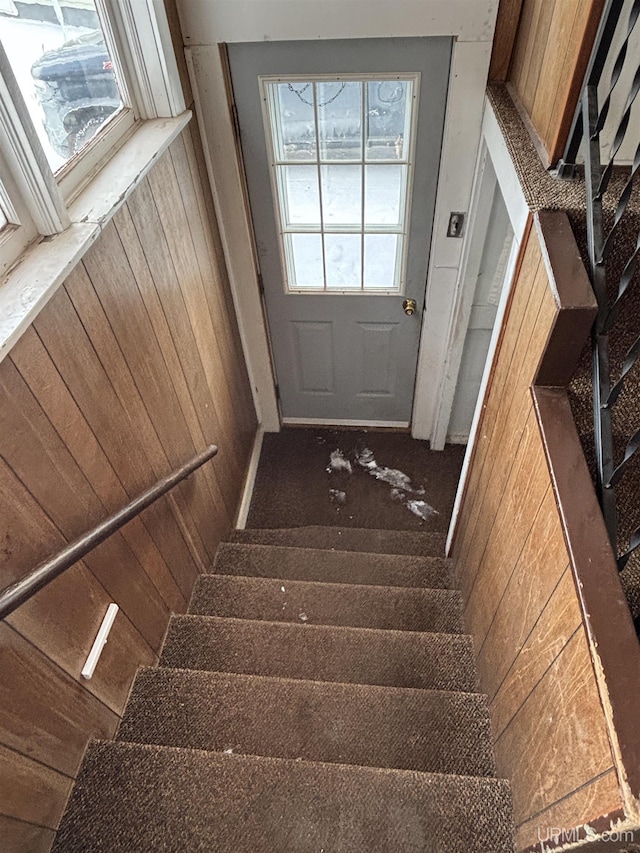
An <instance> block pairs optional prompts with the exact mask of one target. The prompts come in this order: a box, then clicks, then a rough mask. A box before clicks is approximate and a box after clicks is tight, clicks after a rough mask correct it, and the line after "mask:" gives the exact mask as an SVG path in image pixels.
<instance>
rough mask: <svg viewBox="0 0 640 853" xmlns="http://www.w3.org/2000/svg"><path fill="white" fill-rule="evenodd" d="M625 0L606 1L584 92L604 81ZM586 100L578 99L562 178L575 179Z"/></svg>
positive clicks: (560, 165) (561, 165) (560, 170)
mask: <svg viewBox="0 0 640 853" xmlns="http://www.w3.org/2000/svg"><path fill="white" fill-rule="evenodd" d="M624 2H625V0H607V2H606V5H605V8H604V11H603V13H602V19H601V21H600V26H599V28H598V32H597V33H596V37H595V41H594V46H593V51H592V53H591V59H590V60H589V65H588V66H587V71H586V74H585V77H584V82H583V84H582V89H581V91H582V92H584V91H586V89H587V88H588V87H589V86H597V85H598V84H599V83H600V80H601V79H602V74H603V72H604V67H605V63H606V61H607V59H608V57H609V50H610V48H611V42H612V41H613V37H614V35H615V31H616V27H617V26H618V22H619V20H620V16H621V14H622V10H623V8H624ZM584 114H585V113H584V101H583V99H582V98H580V99H579V100H578V104H577V106H576V111H575V114H574V117H573V121H572V123H571V130H570V131H569V136H568V139H567V144H566V146H565V149H564V154H563V156H562V158H561V159H560V162H559V163H558V175H559V177H561V178H569V177H573V175H574V173H575V167H576V159H577V157H578V152H579V150H580V146H581V144H582V139H583V136H584V130H585V122H584Z"/></svg>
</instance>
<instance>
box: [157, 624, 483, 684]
mask: <svg viewBox="0 0 640 853" xmlns="http://www.w3.org/2000/svg"><path fill="white" fill-rule="evenodd" d="M160 665H161V666H171V667H177V668H178V669H203V670H209V671H216V672H240V673H245V674H248V675H272V676H276V677H282V678H303V679H310V680H312V681H341V682H345V683H347V684H356V683H358V684H380V685H383V686H387V687H417V688H420V689H425V690H462V691H464V692H473V691H474V690H476V674H475V663H474V659H473V649H472V644H471V638H470V637H468V636H465V635H463V634H419V633H414V632H410V631H379V630H375V629H372V628H345V627H333V626H332V627H329V626H326V625H290V624H285V623H280V622H255V621H254V622H251V621H249V620H245V619H218V618H217V617H215V616H174V617H173V618H172V620H171V623H170V624H169V631H168V633H167V639H166V641H165V646H164V650H163V652H162V656H161V658H160Z"/></svg>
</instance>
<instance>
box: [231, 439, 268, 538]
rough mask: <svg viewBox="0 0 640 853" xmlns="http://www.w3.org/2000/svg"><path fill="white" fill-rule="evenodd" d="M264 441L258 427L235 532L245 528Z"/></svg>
mask: <svg viewBox="0 0 640 853" xmlns="http://www.w3.org/2000/svg"><path fill="white" fill-rule="evenodd" d="M263 439H264V430H263V429H262V427H258V429H257V431H256V437H255V439H254V441H253V450H252V451H251V459H250V460H249V467H248V468H247V476H246V477H245V480H244V488H243V490H242V499H241V501H240V506H239V508H238V515H237V516H236V530H244V529H245V527H246V526H247V518H248V517H249V509H250V507H251V498H252V497H253V490H254V487H255V485H256V475H257V473H258V464H259V463H260V454H261V453H262V442H263Z"/></svg>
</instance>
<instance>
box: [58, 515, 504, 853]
mask: <svg viewBox="0 0 640 853" xmlns="http://www.w3.org/2000/svg"><path fill="white" fill-rule="evenodd" d="M443 552H444V537H443V536H441V535H440V534H433V533H432V534H429V533H402V532H398V531H379V530H357V529H347V528H327V527H324V528H314V527H307V528H297V529H293V530H246V531H244V530H236V531H233V532H232V534H231V541H230V542H225V543H223V544H221V545H220V548H219V550H218V554H217V557H216V560H215V563H214V566H213V569H212V573H211V574H206V575H202V576H201V577H200V578H199V580H198V583H197V585H196V588H195V590H194V593H193V597H192V600H191V604H190V607H189V612H188V613H187V614H186V615H179V616H174V617H173V618H172V620H171V623H170V626H169V630H168V633H167V637H166V641H165V644H164V649H163V652H162V655H161V658H160V662H159V666H157V667H153V668H145V669H142V670H141V671H140V672H139V673H138V676H137V678H136V680H135V682H134V685H133V688H132V692H131V696H130V698H129V702H128V705H127V708H126V711H125V714H124V717H123V719H122V722H121V725H120V729H119V732H118V735H117V738H116V741H115V742H93V743H92V744H90V746H89V748H88V750H87V753H86V756H85V759H84V762H83V765H82V768H81V771H80V775H79V777H78V780H77V782H76V785H75V788H74V790H73V793H72V795H71V798H70V801H69V804H68V807H67V811H66V813H65V815H64V817H63V819H62V823H61V826H60V829H59V831H58V834H57V838H56V842H55V845H54V851H56V853H62V851H66V853H69V851H78V853H79V851H83V853H85V851H92V853H97V851H109V853H125V851H126V853H132V851H136V853H137V851H171V853H173V851H176V853H177V851H197V850H201V851H208V853H213V851H216V853H227V851H228V853H244V851H247V853H263V852H264V853H267V851H268V853H307V851H308V853H312V851H313V853H322V851H324V853H329V851H331V853H338V851H339V853H365V851H366V853H375V851H389V853H391V851H393V853H404V851H411V853H414V851H415V853H417V851H427V852H428V853H436V851H437V853H507V851H509V853H512V851H513V826H512V805H511V794H510V789H509V785H508V783H507V782H506V781H505V780H502V779H498V778H496V768H495V763H494V757H493V752H492V741H491V730H490V721H489V714H488V708H487V701H486V697H485V696H483V695H481V694H480V693H478V692H477V684H476V672H475V667H474V660H473V651H472V644H471V638H470V637H469V636H467V635H465V634H464V626H463V617H462V600H461V596H460V593H459V592H458V591H457V590H455V589H453V588H452V586H453V570H452V563H451V561H450V560H447V559H445V558H444V557H442V556H439V555H441V554H442V553H443Z"/></svg>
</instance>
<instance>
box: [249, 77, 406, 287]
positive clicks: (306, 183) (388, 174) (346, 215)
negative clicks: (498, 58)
mask: <svg viewBox="0 0 640 853" xmlns="http://www.w3.org/2000/svg"><path fill="white" fill-rule="evenodd" d="M418 83H419V75H405V76H397V75H394V76H392V77H391V76H375V77H373V76H372V77H367V78H364V77H359V78H354V77H350V76H343V75H341V76H336V77H333V78H326V77H322V78H320V77H318V78H313V79H299V78H297V79H295V80H284V79H282V78H262V79H261V88H262V97H263V104H264V107H265V125H266V135H267V140H268V141H269V144H270V156H271V174H272V185H273V191H274V199H275V207H276V217H277V222H278V225H279V234H280V249H281V253H282V259H283V267H284V271H285V278H286V288H287V290H288V291H290V292H311V291H312V292H319V291H321V292H333V293H335V292H351V293H353V292H368V293H372V292H377V293H390V292H391V293H402V291H403V288H404V267H405V252H406V243H407V232H408V217H409V208H410V188H411V184H412V172H413V164H412V157H413V147H414V135H415V119H416V115H417V99H418Z"/></svg>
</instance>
